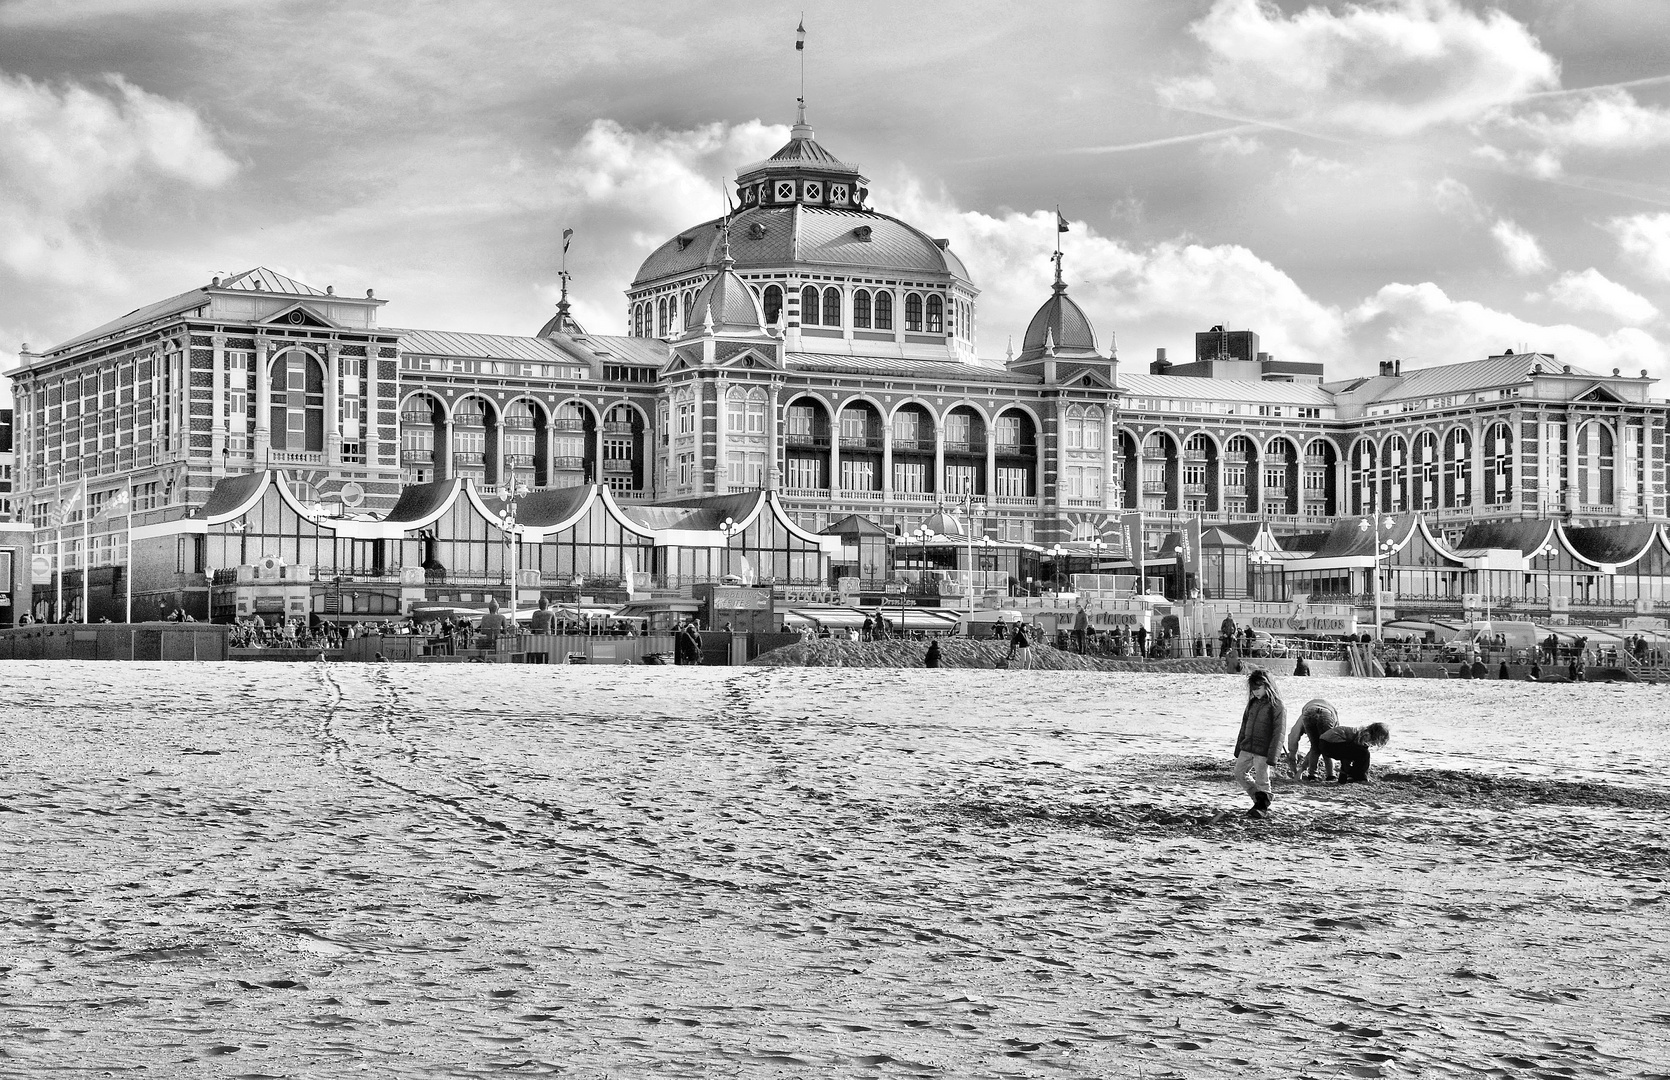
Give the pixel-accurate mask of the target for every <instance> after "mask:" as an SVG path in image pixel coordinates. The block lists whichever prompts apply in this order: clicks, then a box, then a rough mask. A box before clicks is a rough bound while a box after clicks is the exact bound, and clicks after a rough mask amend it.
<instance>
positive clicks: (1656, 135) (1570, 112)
mask: <svg viewBox="0 0 1670 1080" xmlns="http://www.w3.org/2000/svg"><path fill="white" fill-rule="evenodd" d="M1488 122H1489V124H1490V125H1491V126H1492V127H1496V128H1499V129H1501V130H1503V131H1506V132H1510V133H1513V134H1517V135H1521V136H1523V137H1525V138H1527V139H1530V140H1532V141H1533V142H1536V143H1538V144H1541V145H1543V146H1547V147H1552V148H1556V149H1560V150H1571V149H1586V150H1645V149H1648V148H1650V147H1655V146H1664V145H1666V144H1670V111H1666V110H1664V109H1656V108H1651V107H1648V106H1644V105H1642V104H1641V103H1639V102H1638V101H1636V100H1635V96H1634V95H1633V94H1631V93H1630V92H1629V91H1628V90H1624V89H1619V88H1610V89H1607V90H1603V91H1597V92H1595V93H1593V94H1586V95H1582V96H1577V97H1571V98H1565V99H1559V100H1558V101H1557V103H1556V104H1555V105H1553V106H1552V107H1539V108H1537V109H1534V110H1530V111H1525V112H1520V113H1515V112H1512V111H1508V110H1503V111H1500V112H1497V113H1495V114H1493V115H1492V116H1491V117H1490V118H1489V121H1488Z"/></svg>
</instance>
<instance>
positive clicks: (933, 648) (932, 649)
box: [922, 638, 939, 667]
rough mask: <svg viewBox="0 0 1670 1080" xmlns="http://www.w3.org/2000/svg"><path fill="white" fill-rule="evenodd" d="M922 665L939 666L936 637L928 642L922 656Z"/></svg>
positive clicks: (937, 640)
mask: <svg viewBox="0 0 1670 1080" xmlns="http://www.w3.org/2000/svg"><path fill="white" fill-rule="evenodd" d="M922 666H923V667H938V666H939V639H938V638H934V639H933V640H932V641H930V642H928V651H927V652H926V653H925V654H923V656H922Z"/></svg>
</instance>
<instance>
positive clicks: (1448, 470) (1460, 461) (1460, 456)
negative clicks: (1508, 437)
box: [1444, 428, 1473, 507]
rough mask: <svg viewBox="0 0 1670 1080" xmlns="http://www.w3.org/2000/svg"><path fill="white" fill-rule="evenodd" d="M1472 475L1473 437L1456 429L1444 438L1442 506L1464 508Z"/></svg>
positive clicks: (1465, 431) (1468, 495)
mask: <svg viewBox="0 0 1670 1080" xmlns="http://www.w3.org/2000/svg"><path fill="white" fill-rule="evenodd" d="M1472 473H1473V436H1472V435H1471V434H1469V433H1468V431H1467V429H1466V428H1456V429H1454V430H1453V431H1451V432H1450V433H1449V434H1448V435H1447V436H1445V437H1444V505H1445V506H1446V507H1457V506H1466V505H1467V504H1468V500H1469V498H1470V497H1471V492H1470V491H1469V489H1470V488H1471V487H1472V485H1471V484H1470V483H1469V482H1468V481H1469V480H1470V479H1471V477H1472Z"/></svg>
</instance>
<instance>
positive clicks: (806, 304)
mask: <svg viewBox="0 0 1670 1080" xmlns="http://www.w3.org/2000/svg"><path fill="white" fill-rule="evenodd" d="M800 324H801V325H802V326H816V325H818V290H816V289H814V288H812V286H810V285H808V286H806V287H805V288H804V289H801V290H800Z"/></svg>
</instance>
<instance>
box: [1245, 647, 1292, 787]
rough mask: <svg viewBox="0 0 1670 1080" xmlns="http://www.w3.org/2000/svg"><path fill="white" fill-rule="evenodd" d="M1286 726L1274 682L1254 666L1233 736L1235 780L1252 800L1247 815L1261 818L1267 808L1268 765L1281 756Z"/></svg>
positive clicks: (1267, 673) (1285, 712)
mask: <svg viewBox="0 0 1670 1080" xmlns="http://www.w3.org/2000/svg"><path fill="white" fill-rule="evenodd" d="M1286 728H1287V707H1286V706H1284V705H1283V704H1282V700H1281V694H1280V693H1278V692H1277V691H1276V684H1275V682H1274V681H1272V680H1271V678H1270V674H1269V672H1267V671H1265V670H1264V669H1262V668H1257V669H1254V671H1253V673H1252V674H1251V675H1249V676H1247V707H1246V708H1245V709H1243V710H1242V711H1241V732H1240V734H1239V735H1237V736H1236V737H1235V782H1236V783H1238V784H1240V785H1241V786H1242V787H1243V788H1244V789H1246V792H1247V794H1248V795H1250V796H1251V797H1252V801H1253V805H1252V809H1250V810H1248V811H1247V816H1248V817H1254V818H1260V817H1263V816H1264V815H1265V812H1266V811H1268V810H1269V809H1270V764H1271V763H1272V762H1274V761H1276V760H1278V759H1279V757H1280V755H1281V742H1282V735H1283V733H1284V732H1285V731H1286ZM1249 771H1250V772H1251V774H1252V775H1251V776H1249V775H1247V774H1248V772H1249Z"/></svg>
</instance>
